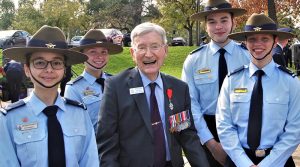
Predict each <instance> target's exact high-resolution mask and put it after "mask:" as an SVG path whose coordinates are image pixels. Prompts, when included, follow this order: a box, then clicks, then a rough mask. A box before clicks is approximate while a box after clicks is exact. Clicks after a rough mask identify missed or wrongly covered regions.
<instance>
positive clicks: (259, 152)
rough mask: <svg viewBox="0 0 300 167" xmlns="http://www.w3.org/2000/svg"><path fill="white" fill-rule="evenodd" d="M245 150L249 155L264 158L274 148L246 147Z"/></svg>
mask: <svg viewBox="0 0 300 167" xmlns="http://www.w3.org/2000/svg"><path fill="white" fill-rule="evenodd" d="M244 150H245V152H246V154H247V155H248V156H249V157H258V158H263V157H265V156H267V155H269V154H270V152H271V150H272V148H267V149H257V150H250V149H248V148H244Z"/></svg>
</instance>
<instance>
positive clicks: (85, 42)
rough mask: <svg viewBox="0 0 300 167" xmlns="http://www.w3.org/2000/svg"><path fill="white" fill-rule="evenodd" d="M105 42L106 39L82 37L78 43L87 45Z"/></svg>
mask: <svg viewBox="0 0 300 167" xmlns="http://www.w3.org/2000/svg"><path fill="white" fill-rule="evenodd" d="M103 42H107V40H106V39H102V40H95V39H82V40H80V45H89V44H96V43H103Z"/></svg>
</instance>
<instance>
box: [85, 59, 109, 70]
mask: <svg viewBox="0 0 300 167" xmlns="http://www.w3.org/2000/svg"><path fill="white" fill-rule="evenodd" d="M86 63H87V64H88V65H90V66H92V67H93V68H95V69H97V70H101V69H102V68H103V67H104V66H106V64H107V63H105V64H104V65H103V66H101V67H95V66H93V65H92V64H91V63H89V62H88V61H86Z"/></svg>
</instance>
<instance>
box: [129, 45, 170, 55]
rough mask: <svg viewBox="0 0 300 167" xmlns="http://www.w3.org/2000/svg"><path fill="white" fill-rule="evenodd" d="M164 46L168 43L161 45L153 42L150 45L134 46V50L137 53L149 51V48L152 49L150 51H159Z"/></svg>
mask: <svg viewBox="0 0 300 167" xmlns="http://www.w3.org/2000/svg"><path fill="white" fill-rule="evenodd" d="M164 46H166V45H161V44H152V45H150V46H143V45H142V46H138V47H136V48H134V50H135V52H136V53H137V54H145V53H146V52H147V51H148V49H149V50H150V52H158V51H160V49H161V48H162V47H164Z"/></svg>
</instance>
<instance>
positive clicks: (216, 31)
mask: <svg viewBox="0 0 300 167" xmlns="http://www.w3.org/2000/svg"><path fill="white" fill-rule="evenodd" d="M245 12H246V10H244V9H239V8H232V7H231V4H230V3H228V2H227V1H225V0H208V2H207V4H206V5H205V8H204V11H202V12H200V13H196V14H194V15H192V16H191V18H192V19H193V20H200V21H202V22H204V23H205V25H206V31H207V33H208V35H209V37H210V38H211V41H210V42H209V43H208V44H207V45H202V46H201V47H200V48H198V49H196V50H195V51H193V52H191V53H190V55H189V56H188V57H187V58H186V60H185V62H184V65H183V70H182V80H183V81H185V82H187V84H188V85H189V89H190V96H191V101H192V113H193V117H194V122H195V127H196V129H197V131H198V136H199V137H200V140H201V143H202V144H203V145H205V147H204V148H205V151H206V153H207V156H208V160H209V162H210V165H211V166H214V167H218V166H222V165H224V163H225V160H226V156H227V155H226V153H225V152H224V150H223V148H222V146H221V144H220V143H219V138H218V135H217V129H216V124H215V112H216V107H217V99H218V96H219V90H220V88H221V86H222V83H223V79H224V78H225V76H226V74H227V73H228V72H230V71H232V70H234V69H236V68H238V67H240V66H241V65H243V64H248V63H249V61H250V54H249V52H248V51H247V50H246V48H245V47H243V46H242V45H241V44H238V43H236V42H234V41H232V40H230V39H229V38H228V34H229V33H231V32H232V30H233V29H234V27H235V22H234V20H233V19H234V17H236V16H240V15H242V14H244V13H245Z"/></svg>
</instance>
